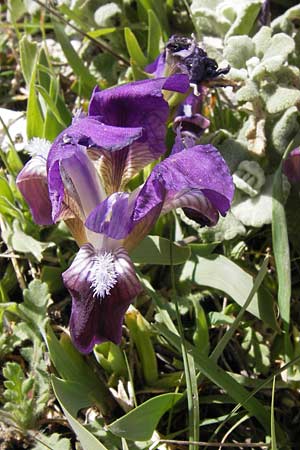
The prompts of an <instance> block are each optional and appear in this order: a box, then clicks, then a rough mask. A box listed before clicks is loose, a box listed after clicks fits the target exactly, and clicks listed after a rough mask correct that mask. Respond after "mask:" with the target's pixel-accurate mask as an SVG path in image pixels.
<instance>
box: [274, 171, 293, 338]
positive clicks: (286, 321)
mask: <svg viewBox="0 0 300 450" xmlns="http://www.w3.org/2000/svg"><path fill="white" fill-rule="evenodd" d="M272 240H273V249H274V257H275V262H276V268H277V276H278V307H279V312H280V316H281V318H282V320H283V329H284V331H285V332H286V333H288V331H289V325H290V301H291V262H290V250H289V239H288V232H287V225H286V217H285V210H284V201H283V190H282V165H281V164H280V166H279V167H278V169H277V171H276V173H275V177H274V181H273V204H272Z"/></svg>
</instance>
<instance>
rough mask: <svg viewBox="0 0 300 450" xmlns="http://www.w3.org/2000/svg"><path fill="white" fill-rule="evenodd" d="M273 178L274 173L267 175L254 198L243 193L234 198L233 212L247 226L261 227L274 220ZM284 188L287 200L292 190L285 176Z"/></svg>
mask: <svg viewBox="0 0 300 450" xmlns="http://www.w3.org/2000/svg"><path fill="white" fill-rule="evenodd" d="M273 179H274V176H273V175H269V176H268V177H266V183H265V184H264V186H263V188H262V190H261V193H260V195H257V196H256V197H253V198H251V197H247V196H245V195H241V196H238V197H237V198H236V200H234V202H233V204H232V207H231V212H232V214H234V216H235V217H236V218H237V219H238V220H240V221H241V222H242V223H243V224H244V225H245V226H249V227H257V228H260V227H262V226H263V225H267V224H270V223H271V222H272V187H273ZM283 190H284V193H285V200H286V199H287V197H288V195H289V190H290V184H289V182H288V181H287V179H286V178H284V185H283Z"/></svg>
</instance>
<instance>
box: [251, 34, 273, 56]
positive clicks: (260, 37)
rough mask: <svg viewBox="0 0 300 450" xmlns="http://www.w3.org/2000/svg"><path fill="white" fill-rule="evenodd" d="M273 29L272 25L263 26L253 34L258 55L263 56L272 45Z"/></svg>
mask: <svg viewBox="0 0 300 450" xmlns="http://www.w3.org/2000/svg"><path fill="white" fill-rule="evenodd" d="M271 36H272V29H271V28H270V27H261V29H260V30H259V31H258V32H257V33H256V34H255V36H253V39H252V40H253V42H254V45H255V53H256V56H258V57H259V58H262V57H263V56H264V54H265V52H266V50H267V48H268V47H269V45H270V41H271Z"/></svg>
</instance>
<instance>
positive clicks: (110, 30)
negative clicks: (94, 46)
mask: <svg viewBox="0 0 300 450" xmlns="http://www.w3.org/2000/svg"><path fill="white" fill-rule="evenodd" d="M116 30H117V28H116V27H108V28H99V29H98V30H93V31H89V32H88V33H87V35H88V36H90V37H91V38H94V39H96V38H97V37H100V36H105V35H106V34H110V33H114V32H115V31H116ZM85 39H87V38H85Z"/></svg>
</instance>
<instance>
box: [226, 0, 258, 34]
mask: <svg viewBox="0 0 300 450" xmlns="http://www.w3.org/2000/svg"><path fill="white" fill-rule="evenodd" d="M260 9H261V0H252V1H251V2H245V6H244V7H243V8H242V9H241V10H240V11H239V12H238V15H237V18H236V19H235V21H234V22H233V24H232V26H231V27H230V29H229V31H228V33H227V34H226V37H229V36H234V35H238V34H239V35H240V34H245V35H249V34H250V31H251V30H252V28H253V25H254V23H255V21H256V18H257V16H258V14H259V11H260Z"/></svg>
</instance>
